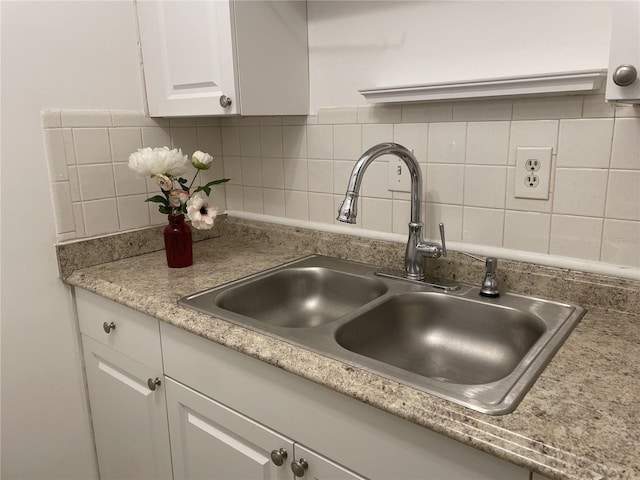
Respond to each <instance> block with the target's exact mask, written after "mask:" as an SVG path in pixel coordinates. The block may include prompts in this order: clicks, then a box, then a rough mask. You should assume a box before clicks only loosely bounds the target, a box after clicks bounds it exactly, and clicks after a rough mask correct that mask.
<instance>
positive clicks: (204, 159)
mask: <svg viewBox="0 0 640 480" xmlns="http://www.w3.org/2000/svg"><path fill="white" fill-rule="evenodd" d="M212 161H213V157H212V156H211V155H209V154H208V153H205V152H201V151H200V150H198V151H197V152H194V153H193V156H192V157H191V164H192V165H193V166H194V167H196V168H197V169H198V170H209V169H210V168H211V162H212Z"/></svg>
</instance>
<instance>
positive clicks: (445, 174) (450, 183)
mask: <svg viewBox="0 0 640 480" xmlns="http://www.w3.org/2000/svg"><path fill="white" fill-rule="evenodd" d="M464 168H465V167H464V165H448V164H445V163H430V164H428V165H427V196H426V200H427V202H433V203H450V204H456V205H463V203H464V197H463V192H464Z"/></svg>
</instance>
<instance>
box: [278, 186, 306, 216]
mask: <svg viewBox="0 0 640 480" xmlns="http://www.w3.org/2000/svg"><path fill="white" fill-rule="evenodd" d="M284 209H285V214H286V215H287V218H293V219H296V220H309V194H308V193H307V192H298V191H295V190H285V191H284Z"/></svg>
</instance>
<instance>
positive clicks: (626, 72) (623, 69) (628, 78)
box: [613, 64, 638, 87]
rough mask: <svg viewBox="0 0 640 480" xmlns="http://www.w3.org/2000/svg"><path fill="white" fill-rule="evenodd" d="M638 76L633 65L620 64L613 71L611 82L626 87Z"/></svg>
mask: <svg viewBox="0 0 640 480" xmlns="http://www.w3.org/2000/svg"><path fill="white" fill-rule="evenodd" d="M636 78H638V70H636V67H634V66H633V65H629V64H625V65H620V66H619V67H618V68H616V70H615V72H613V83H615V84H616V85H618V86H619V87H628V86H629V85H631V84H632V83H633V82H635V81H636Z"/></svg>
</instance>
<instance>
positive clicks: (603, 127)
mask: <svg viewBox="0 0 640 480" xmlns="http://www.w3.org/2000/svg"><path fill="white" fill-rule="evenodd" d="M613 122H614V121H613V119H609V118H603V119H579V120H561V121H560V137H559V138H560V140H559V143H558V167H575V168H608V167H609V159H610V154H611V138H612V136H613Z"/></svg>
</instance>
